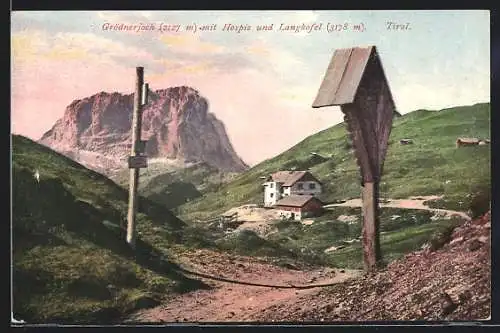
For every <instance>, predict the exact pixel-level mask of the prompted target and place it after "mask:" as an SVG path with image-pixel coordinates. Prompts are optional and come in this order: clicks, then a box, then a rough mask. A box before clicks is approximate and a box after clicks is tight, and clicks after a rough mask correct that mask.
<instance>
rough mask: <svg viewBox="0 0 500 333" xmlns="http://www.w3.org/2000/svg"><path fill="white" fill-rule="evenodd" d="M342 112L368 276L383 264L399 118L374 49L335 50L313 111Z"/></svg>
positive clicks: (373, 47)
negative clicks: (384, 210)
mask: <svg viewBox="0 0 500 333" xmlns="http://www.w3.org/2000/svg"><path fill="white" fill-rule="evenodd" d="M334 105H338V106H340V108H341V110H342V112H343V113H344V121H345V123H346V124H347V129H348V132H349V135H350V138H351V140H352V143H353V147H354V152H355V156H356V161H357V163H358V165H359V168H360V174H361V186H362V190H361V198H362V200H363V207H362V215H363V229H362V236H363V259H364V266H365V270H366V271H372V270H374V269H375V268H376V267H377V266H378V264H379V263H380V261H381V252H380V238H379V202H378V201H379V200H378V199H379V182H380V176H381V174H382V169H383V164H384V159H385V155H386V151H387V146H388V140H389V135H390V132H391V128H392V118H393V116H394V115H395V114H396V115H397V114H398V113H397V111H396V108H395V105H394V100H393V98H392V95H391V91H390V89H389V84H388V82H387V79H386V77H385V74H384V70H383V67H382V63H381V61H380V58H379V55H378V53H377V49H376V47H375V46H370V47H366V48H360V47H354V48H348V49H339V50H336V51H335V53H334V55H333V58H332V60H331V62H330V65H329V66H328V69H327V71H326V74H325V76H324V78H323V82H322V84H321V86H320V88H319V91H318V95H317V96H316V99H315V101H314V103H313V105H312V107H313V108H320V107H325V106H334Z"/></svg>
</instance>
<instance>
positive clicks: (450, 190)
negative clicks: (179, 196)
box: [179, 103, 490, 221]
mask: <svg viewBox="0 0 500 333" xmlns="http://www.w3.org/2000/svg"><path fill="white" fill-rule="evenodd" d="M489 131H490V104H489V103H482V104H476V105H472V106H462V107H455V108H450V109H444V110H441V111H426V110H418V111H414V112H411V113H409V114H406V115H404V116H402V117H400V118H395V119H394V122H393V129H392V132H391V137H390V142H389V149H388V152H387V156H386V160H385V166H384V174H383V176H382V184H381V194H382V196H385V197H391V198H404V197H408V196H412V195H429V194H436V195H439V194H444V195H445V197H446V198H448V201H447V203H448V204H454V205H455V206H456V205H460V204H459V201H462V202H463V204H462V205H463V206H464V210H466V208H465V207H466V206H467V194H468V193H470V192H471V190H472V189H473V187H474V186H476V185H484V186H486V187H489V186H490V147H489V146H476V147H464V148H461V149H456V148H455V140H456V138H457V137H460V136H466V137H480V138H489V136H490V133H489ZM402 138H411V139H413V140H414V144H413V145H400V144H399V140H400V139H402ZM310 152H316V153H319V154H321V155H322V156H332V157H331V158H330V159H329V160H326V161H325V160H321V159H319V160H315V159H314V157H313V156H312V155H311V154H310ZM291 167H296V168H297V169H305V168H311V171H312V172H313V174H315V175H316V176H317V177H318V178H319V179H320V180H321V181H323V182H324V183H325V184H326V191H325V192H326V193H325V195H324V198H323V199H324V200H326V201H332V200H338V199H346V198H350V197H359V191H360V189H359V171H358V168H357V166H356V163H355V161H354V156H353V154H352V152H351V150H350V143H349V141H348V139H347V135H346V129H345V125H344V124H343V123H341V124H338V125H336V126H333V127H331V128H329V129H327V130H324V131H322V132H319V133H317V134H314V135H312V136H310V137H308V138H306V139H305V140H303V141H302V142H300V143H298V144H297V145H296V146H294V147H292V148H291V149H289V150H287V151H285V152H284V153H282V154H280V155H278V156H276V157H274V158H271V159H269V160H266V161H264V162H262V163H260V164H258V165H257V166H255V167H253V168H251V169H250V170H249V171H247V172H245V173H243V174H242V175H240V176H239V177H236V179H235V180H233V181H232V182H230V183H228V184H226V185H224V186H222V188H221V189H220V191H218V192H210V193H206V194H205V195H204V196H202V197H200V198H197V199H196V200H194V201H191V202H189V203H187V204H184V205H183V206H181V207H179V212H180V213H181V215H180V216H181V217H182V218H183V220H185V221H192V220H194V219H197V218H199V219H206V218H208V217H211V216H213V215H215V214H218V213H221V212H224V211H225V210H227V209H229V208H231V207H234V206H238V205H241V204H245V203H260V202H261V200H262V187H261V183H262V181H261V180H260V179H259V177H260V176H265V175H268V174H269V173H272V172H275V171H277V170H285V169H290V168H291Z"/></svg>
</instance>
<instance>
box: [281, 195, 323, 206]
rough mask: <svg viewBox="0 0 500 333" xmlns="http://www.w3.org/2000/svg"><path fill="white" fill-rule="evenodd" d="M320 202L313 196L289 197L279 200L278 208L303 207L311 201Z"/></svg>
mask: <svg viewBox="0 0 500 333" xmlns="http://www.w3.org/2000/svg"><path fill="white" fill-rule="evenodd" d="M313 199H314V200H318V201H319V202H321V201H320V200H319V199H318V198H316V197H314V196H312V195H289V196H286V197H284V198H283V199H281V200H279V201H278V202H277V203H276V206H290V207H303V206H304V205H305V204H306V203H308V202H309V201H311V200H313Z"/></svg>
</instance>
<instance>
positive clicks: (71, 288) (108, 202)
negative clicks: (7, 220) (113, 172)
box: [12, 135, 203, 323]
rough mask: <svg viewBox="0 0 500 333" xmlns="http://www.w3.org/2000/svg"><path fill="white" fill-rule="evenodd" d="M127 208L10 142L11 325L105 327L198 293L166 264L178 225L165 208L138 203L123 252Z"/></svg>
mask: <svg viewBox="0 0 500 333" xmlns="http://www.w3.org/2000/svg"><path fill="white" fill-rule="evenodd" d="M36 170H38V171H39V175H40V178H39V182H38V181H36V179H35V177H34V173H35V171H36ZM127 200H128V195H127V192H126V191H125V190H123V189H122V188H120V187H119V186H118V185H116V184H115V183H114V182H112V181H111V180H109V179H107V178H105V177H104V176H102V175H100V174H98V173H96V172H94V171H91V170H89V169H86V168H85V167H83V166H82V165H80V164H78V163H76V162H74V161H72V160H70V159H68V158H66V157H64V156H62V155H60V154H58V153H56V152H54V151H52V150H51V149H49V148H47V147H44V146H41V145H39V144H37V143H35V142H33V141H31V140H29V139H27V138H25V137H22V136H17V135H14V136H12V230H13V265H14V266H13V285H14V290H13V293H14V308H13V311H14V316H15V318H16V319H22V320H25V321H26V322H28V323H35V322H44V323H46V322H59V323H60V322H66V323H79V322H85V323H89V322H96V323H109V322H112V321H116V320H119V318H120V317H122V316H123V315H125V314H126V313H128V312H130V311H132V310H134V309H137V308H140V307H145V306H146V307H147V306H151V305H154V304H158V303H159V302H160V301H161V300H162V299H163V298H164V297H166V296H168V295H169V294H173V293H178V292H183V291H187V290H191V289H193V288H199V287H202V286H203V284H201V283H200V282H198V281H197V280H192V279H189V278H186V277H185V276H183V275H182V274H180V273H179V272H178V271H177V270H176V268H177V265H176V264H175V263H173V262H170V260H172V259H173V257H174V256H173V254H172V253H171V252H170V250H169V248H170V247H171V246H172V244H174V243H179V242H180V241H182V238H183V237H184V236H182V234H180V232H182V230H183V228H184V226H185V224H184V222H182V221H181V220H179V219H178V218H176V217H175V216H174V215H173V214H172V213H170V211H168V210H167V209H166V208H164V207H163V206H161V205H157V204H154V203H153V202H151V201H148V200H146V199H144V198H142V199H140V201H139V202H140V207H139V214H138V225H137V227H138V234H139V239H138V243H137V249H136V251H132V250H131V249H130V248H129V247H128V246H127V245H126V243H125V241H124V239H125V231H124V229H125V225H126V213H127Z"/></svg>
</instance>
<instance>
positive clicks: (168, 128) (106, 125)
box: [39, 86, 248, 173]
mask: <svg viewBox="0 0 500 333" xmlns="http://www.w3.org/2000/svg"><path fill="white" fill-rule="evenodd" d="M133 97H134V96H133V94H129V95H122V94H120V93H116V92H115V93H105V92H101V93H98V94H95V95H93V96H91V97H87V98H84V99H82V100H76V101H74V102H72V103H71V104H70V105H69V106H68V107H67V108H66V111H65V113H64V116H63V117H62V118H61V119H59V120H58V121H57V122H56V123H55V124H54V126H53V127H52V129H50V130H49V131H47V132H46V133H45V134H44V135H43V136H42V138H41V139H40V140H39V142H40V143H42V144H44V145H46V146H49V147H51V148H53V149H54V150H56V151H59V152H61V153H63V154H65V155H67V156H69V157H71V158H73V159H75V160H77V161H78V162H80V163H82V164H84V165H86V166H87V167H89V168H93V169H97V170H98V171H101V172H104V173H109V172H110V171H111V170H114V169H119V168H123V167H125V166H126V161H127V156H128V155H129V153H130V144H131V124H132V111H133V106H134V101H133ZM142 139H143V140H147V144H146V153H147V155H148V157H150V158H163V159H168V160H171V161H178V162H179V161H180V162H183V163H187V162H205V163H207V164H210V165H212V166H214V167H216V168H218V169H220V170H223V171H236V172H238V171H243V170H245V169H247V168H248V166H247V165H246V164H245V163H244V162H243V161H242V160H241V158H240V157H239V156H238V155H237V154H236V152H235V151H234V148H233V146H232V145H231V142H230V140H229V138H228V136H227V133H226V130H225V127H224V124H223V123H222V122H221V121H220V120H218V119H217V118H216V117H215V115H214V114H212V113H209V112H208V101H207V100H206V99H205V98H204V97H202V96H200V94H199V93H198V91H196V90H194V89H192V88H190V87H185V86H182V87H173V88H168V89H161V90H156V91H150V92H149V103H148V104H147V105H146V106H144V107H143V112H142Z"/></svg>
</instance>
